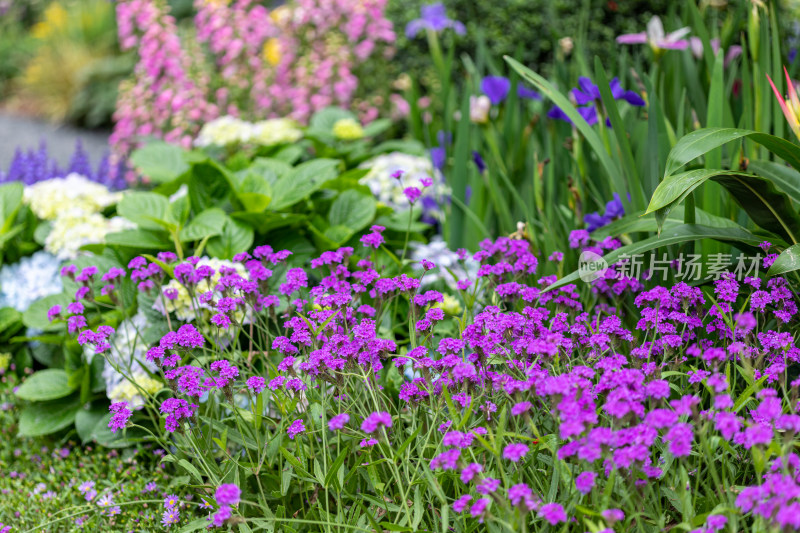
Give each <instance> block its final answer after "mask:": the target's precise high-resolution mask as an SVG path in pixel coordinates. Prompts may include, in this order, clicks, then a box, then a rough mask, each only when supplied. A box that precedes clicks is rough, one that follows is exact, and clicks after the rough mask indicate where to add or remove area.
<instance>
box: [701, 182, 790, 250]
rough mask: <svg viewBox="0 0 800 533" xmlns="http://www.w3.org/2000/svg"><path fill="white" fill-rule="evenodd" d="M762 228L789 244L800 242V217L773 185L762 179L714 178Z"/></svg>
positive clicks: (786, 198)
mask: <svg viewBox="0 0 800 533" xmlns="http://www.w3.org/2000/svg"><path fill="white" fill-rule="evenodd" d="M713 180H714V181H716V182H717V183H720V184H722V186H723V187H725V189H726V190H727V191H728V193H729V194H730V195H731V196H733V198H734V199H735V200H736V203H738V204H739V206H740V207H741V208H742V209H743V210H744V211H746V212H747V215H748V216H749V217H750V218H751V219H752V221H753V222H755V223H756V224H758V226H760V227H762V228H764V229H765V230H767V231H771V232H772V233H775V234H777V235H780V236H781V237H782V238H783V239H784V240H785V241H786V242H788V243H791V244H796V243H797V242H799V240H800V216H798V214H797V211H795V209H794V207H793V206H792V202H791V200H789V197H788V196H786V195H785V194H784V193H782V192H780V191H779V190H777V189H776V188H775V186H774V185H773V184H772V182H771V181H769V180H768V179H766V178H762V177H759V176H741V175H734V174H727V175H722V176H716V177H714V178H713Z"/></svg>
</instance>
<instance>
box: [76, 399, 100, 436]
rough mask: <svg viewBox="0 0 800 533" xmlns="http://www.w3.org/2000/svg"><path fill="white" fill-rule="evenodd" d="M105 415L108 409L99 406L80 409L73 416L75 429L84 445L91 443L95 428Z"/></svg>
mask: <svg viewBox="0 0 800 533" xmlns="http://www.w3.org/2000/svg"><path fill="white" fill-rule="evenodd" d="M106 414H108V409H107V408H105V407H101V406H92V407H90V408H89V409H81V410H80V411H78V412H77V413H76V414H75V429H76V430H77V432H78V436H79V437H80V438H81V441H82V442H83V443H84V444H86V443H88V442H91V440H92V434H93V432H94V428H95V426H97V423H98V422H99V421H100V420H101V419H103V418H104V417H105V416H106Z"/></svg>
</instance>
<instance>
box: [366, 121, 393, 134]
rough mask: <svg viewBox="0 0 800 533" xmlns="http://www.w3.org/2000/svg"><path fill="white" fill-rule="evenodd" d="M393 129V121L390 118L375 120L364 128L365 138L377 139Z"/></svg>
mask: <svg viewBox="0 0 800 533" xmlns="http://www.w3.org/2000/svg"><path fill="white" fill-rule="evenodd" d="M391 127H392V121H391V120H389V119H388V118H379V119H377V120H373V121H372V122H370V123H369V124H367V125H366V126H364V137H375V136H376V135H380V134H381V133H383V132H384V131H386V130H388V129H389V128H391Z"/></svg>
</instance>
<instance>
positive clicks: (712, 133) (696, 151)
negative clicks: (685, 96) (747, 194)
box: [664, 128, 800, 176]
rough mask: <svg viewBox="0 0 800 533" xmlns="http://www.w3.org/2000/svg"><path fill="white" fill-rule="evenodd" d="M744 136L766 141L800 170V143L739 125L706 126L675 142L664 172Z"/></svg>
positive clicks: (757, 140)
mask: <svg viewBox="0 0 800 533" xmlns="http://www.w3.org/2000/svg"><path fill="white" fill-rule="evenodd" d="M743 137H747V138H749V139H750V140H752V141H754V142H756V143H758V144H760V145H762V146H763V147H764V148H766V149H767V150H769V151H770V152H772V153H774V154H775V155H777V156H778V157H780V158H781V159H783V160H784V161H786V162H787V163H789V164H790V165H792V166H793V167H794V168H796V169H798V170H800V146H797V145H795V144H793V143H791V142H789V141H787V140H786V139H781V138H780V137H775V136H774V135H768V134H766V133H760V132H757V131H752V130H743V129H739V128H703V129H700V130H697V131H693V132H692V133H689V134H688V135H685V136H684V137H682V138H681V139H680V140H679V141H678V142H677V144H675V147H674V148H673V149H672V151H671V152H670V153H669V158H668V159H667V166H666V169H665V171H664V173H665V175H666V176H669V175H671V174H674V173H675V172H676V171H677V170H678V169H680V168H681V167H682V166H683V165H685V164H686V163H688V162H690V161H692V160H694V159H697V158H698V157H700V156H702V155H704V154H707V153H708V152H710V151H711V150H713V149H715V148H718V147H720V146H722V145H723V144H727V143H729V142H731V141H735V140H736V139H741V138H743Z"/></svg>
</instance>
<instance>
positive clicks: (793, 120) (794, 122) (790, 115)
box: [767, 74, 800, 139]
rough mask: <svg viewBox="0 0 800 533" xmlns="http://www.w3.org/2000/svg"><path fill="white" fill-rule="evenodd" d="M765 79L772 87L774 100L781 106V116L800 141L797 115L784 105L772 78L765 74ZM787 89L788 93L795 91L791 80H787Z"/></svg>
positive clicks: (799, 122) (783, 100)
mask: <svg viewBox="0 0 800 533" xmlns="http://www.w3.org/2000/svg"><path fill="white" fill-rule="evenodd" d="M787 77H788V74H787ZM767 79H768V80H769V84H770V86H771V87H772V92H774V93H775V98H777V99H778V104H779V105H780V106H781V111H783V116H784V117H786V120H787V121H788V122H789V126H790V127H791V128H792V131H793V132H794V134H795V136H797V138H799V139H800V121H798V119H797V115H795V113H794V111H793V110H792V109H791V108H790V107H789V105H788V104H787V103H786V100H785V99H784V98H783V96H782V95H781V93H780V91H778V88H777V87H775V84H774V83H773V82H772V78H770V77H769V74H767ZM789 87H791V89H790V91H791V92H793V93H794V92H795V91H794V87H793V86H792V84H791V80H789ZM795 98H797V93H795Z"/></svg>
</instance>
